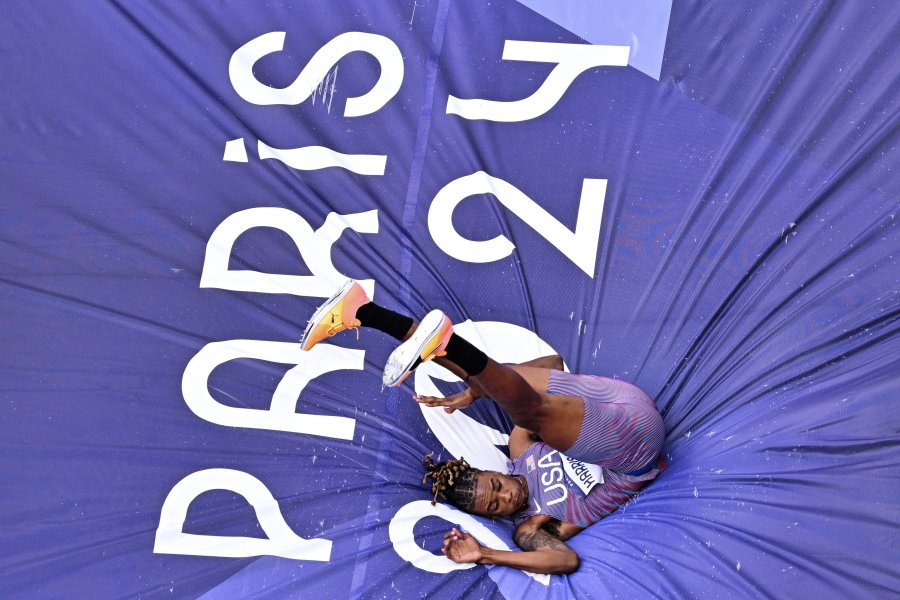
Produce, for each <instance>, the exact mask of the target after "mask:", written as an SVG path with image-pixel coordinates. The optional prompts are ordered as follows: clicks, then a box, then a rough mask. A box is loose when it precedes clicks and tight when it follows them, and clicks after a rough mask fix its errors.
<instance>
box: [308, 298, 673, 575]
mask: <svg viewBox="0 0 900 600" xmlns="http://www.w3.org/2000/svg"><path fill="white" fill-rule="evenodd" d="M355 327H372V328H375V329H378V330H380V331H383V332H385V333H387V334H389V335H391V336H393V337H395V338H397V339H399V340H402V341H403V343H402V344H400V346H399V347H398V348H397V349H396V350H394V352H393V353H392V354H391V356H390V358H388V362H387V364H386V365H385V368H384V377H383V381H384V384H385V385H388V386H395V385H399V384H400V383H401V382H402V381H403V380H404V379H405V378H406V377H407V376H408V375H409V374H410V373H411V372H412V371H413V369H415V368H416V367H417V366H418V365H419V364H420V363H421V362H423V361H427V360H431V359H435V361H436V362H438V363H439V364H441V365H443V366H445V367H447V368H448V369H450V370H451V371H452V372H454V373H455V374H456V375H458V376H459V377H461V378H462V379H464V380H465V381H466V382H467V383H468V384H469V386H470V388H469V389H468V390H466V391H465V392H462V393H460V394H456V395H454V396H450V397H448V398H433V397H419V396H416V397H415V399H416V401H417V402H420V403H422V404H425V405H427V406H442V407H444V409H445V410H446V411H447V412H453V411H454V410H456V409H460V408H466V407H467V406H469V405H470V404H471V403H472V402H473V401H474V400H475V399H476V398H478V397H480V396H486V397H489V398H491V399H492V400H494V401H495V402H496V403H497V404H499V405H500V406H501V407H502V408H503V409H504V410H505V411H506V412H507V413H508V414H509V416H510V417H511V418H512V420H513V423H515V425H516V426H515V427H514V428H513V430H512V432H511V433H510V435H509V453H510V457H511V459H512V460H511V461H510V472H509V473H508V474H505V473H497V472H495V471H482V470H479V469H476V468H474V467H470V466H469V465H468V464H467V463H466V461H465V460H464V459H463V458H460V459H459V460H452V461H447V462H442V463H435V462H434V461H433V460H432V459H431V455H429V456H428V457H426V459H425V461H424V464H425V467H426V470H427V473H426V475H425V479H423V483H424V482H425V480H427V479H428V478H431V480H432V492H433V493H434V501H437V499H438V497H441V498H443V499H445V500H447V501H449V502H450V503H452V504H453V505H455V506H456V507H458V508H460V509H462V510H464V511H467V512H470V513H474V514H478V515H484V516H489V517H512V518H513V520H514V522H515V523H516V530H515V536H514V539H515V541H516V544H517V545H518V546H519V547H520V548H521V549H522V550H524V552H511V551H503V550H494V549H491V548H487V547H484V546H482V545H481V544H479V543H478V541H477V540H476V539H475V538H473V537H472V536H471V535H469V534H467V533H462V532H460V531H459V530H457V529H456V528H454V529H452V530H451V531H450V532H448V533H447V534H446V535H445V536H444V547H443V552H444V554H445V555H446V556H447V557H448V558H450V559H451V560H453V561H455V562H458V563H469V562H474V563H480V564H498V565H506V566H509V567H517V568H520V569H525V570H528V571H532V572H535V573H571V572H572V571H574V570H576V569H577V568H578V563H579V559H578V555H577V554H576V553H575V552H574V551H573V550H572V549H571V548H569V547H568V546H567V545H566V544H565V543H564V542H565V540H567V539H569V538H570V537H572V536H573V535H575V534H576V533H578V532H579V531H581V530H582V529H584V528H585V527H587V526H588V525H590V524H591V523H594V522H596V521H599V520H600V519H602V518H603V517H605V516H606V515H608V514H609V513H611V512H612V511H614V510H616V509H617V508H618V507H619V506H621V505H622V504H624V503H625V502H626V501H627V500H628V499H629V498H630V497H631V496H633V495H634V494H635V493H637V491H638V490H639V489H640V488H641V487H642V486H643V485H644V484H645V483H646V482H648V481H650V480H652V479H654V478H656V476H657V475H658V474H659V473H660V471H661V470H662V468H663V467H664V465H663V463H662V460H661V458H660V454H659V453H660V450H661V448H662V443H663V438H664V437H665V426H664V425H663V420H662V417H661V416H660V414H659V411H658V410H657V408H656V405H655V404H654V402H653V400H651V399H650V397H649V396H647V394H645V393H644V392H643V391H641V390H640V389H639V388H637V387H635V386H633V385H631V384H629V383H625V382H623V381H618V380H615V379H609V378H606V377H594V376H589V375H572V374H569V373H565V372H563V371H561V370H560V369H561V368H562V359H560V357H558V356H552V357H544V358H540V359H537V360H534V361H531V362H530V363H525V364H522V365H515V366H507V365H502V364H499V363H497V362H495V361H493V360H491V359H490V358H488V357H487V355H485V354H484V353H483V352H481V351H480V350H479V349H477V348H476V347H474V346H473V345H471V344H470V343H469V342H467V341H466V340H464V339H463V338H461V337H460V336H458V335H456V334H455V333H453V327H452V325H451V323H450V320H449V319H448V318H447V317H446V316H445V315H444V314H443V313H442V312H440V311H437V310H435V311H431V312H430V313H428V315H427V316H426V317H425V318H424V319H422V322H421V323H416V322H415V321H414V320H413V319H411V318H410V317H407V316H405V315H400V314H398V313H395V312H393V311H390V310H387V309H385V308H382V307H380V306H378V305H377V304H375V303H373V302H372V301H371V300H369V298H368V297H367V296H366V294H365V292H364V291H363V289H362V288H361V287H360V286H359V284H357V283H355V282H352V281H349V282H347V283H346V284H345V285H344V286H343V287H342V288H341V289H340V290H338V291H337V292H336V293H335V295H334V296H332V297H331V298H330V299H329V300H328V301H327V302H326V303H325V304H323V305H322V306H321V307H320V308H319V309H318V310H317V311H316V313H315V314H314V315H313V317H312V319H310V321H309V324H308V325H307V327H306V331H305V332H304V334H303V341H302V346H303V348H304V349H305V350H309V349H310V348H312V347H313V346H314V345H315V344H316V343H318V342H320V341H321V340H323V339H325V338H327V337H328V336H331V335H334V334H335V333H337V332H339V331H343V330H344V329H352V328H355ZM561 452H565V456H563V455H561V454H560V453H561ZM567 457H568V459H567ZM569 459H574V460H572V461H570V460H569ZM577 461H581V463H579V462H577ZM582 463H592V464H591V465H588V466H586V465H585V464H582ZM593 465H599V466H600V467H602V471H601V470H600V469H597V467H595V466H593ZM591 470H593V473H592V476H593V479H592V476H591V474H590V473H588V472H589V471H591ZM579 481H580V483H579Z"/></svg>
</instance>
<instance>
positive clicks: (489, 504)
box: [473, 471, 528, 517]
mask: <svg viewBox="0 0 900 600" xmlns="http://www.w3.org/2000/svg"><path fill="white" fill-rule="evenodd" d="M527 503H528V484H527V483H525V478H524V477H522V476H521V475H518V476H516V477H510V476H509V475H503V474H502V473H497V472H496V471H484V472H482V473H479V474H478V484H477V486H476V488H475V506H474V507H473V508H474V510H473V512H474V513H475V514H478V515H484V516H487V517H509V516H511V515H513V514H515V513H517V512H518V511H519V510H521V509H522V508H524V507H525V505H526V504H527Z"/></svg>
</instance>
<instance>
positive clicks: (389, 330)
mask: <svg viewBox="0 0 900 600" xmlns="http://www.w3.org/2000/svg"><path fill="white" fill-rule="evenodd" d="M356 318H357V319H359V322H360V323H362V326H363V327H372V328H373V329H377V330H378V331H383V332H385V333H386V334H388V335H389V336H391V337H395V338H397V339H398V340H402V339H403V338H404V337H406V333H407V332H408V331H409V328H410V327H412V324H413V320H412V319H411V318H409V317H407V316H406V315H401V314H400V313H395V312H394V311H392V310H388V309H386V308H382V307H381V306H378V305H377V304H375V303H374V302H369V303H368V304H363V305H362V306H360V307H359V308H358V309H357V310H356Z"/></svg>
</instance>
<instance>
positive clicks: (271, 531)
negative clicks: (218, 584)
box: [153, 469, 331, 561]
mask: <svg viewBox="0 0 900 600" xmlns="http://www.w3.org/2000/svg"><path fill="white" fill-rule="evenodd" d="M211 490H228V491H231V492H234V493H236V494H240V495H241V496H243V497H244V498H245V499H246V500H247V502H249V503H250V505H251V506H252V507H253V509H254V510H255V511H256V518H257V519H258V520H259V526H260V527H262V530H263V531H264V532H265V534H266V535H267V536H268V539H259V538H252V537H242V536H230V535H197V534H192V533H184V521H185V519H186V518H187V511H188V507H189V506H190V504H191V502H193V501H194V500H195V499H196V498H197V496H199V495H200V494H202V493H204V492H208V491H211ZM153 552H155V553H156V554H187V555H191V556H223V557H228V558H243V557H247V556H281V557H284V558H293V559H295V560H319V561H328V560H330V559H331V541H330V540H323V539H316V540H306V539H303V538H301V537H299V536H298V535H297V534H295V533H294V532H293V531H291V528H290V527H288V524H287V523H285V522H284V517H283V516H282V515H281V510H280V509H279V508H278V502H277V501H276V500H275V498H274V497H272V493H271V492H270V491H269V490H268V489H267V488H266V486H265V485H263V483H262V482H261V481H260V480H259V479H257V478H256V477H253V476H252V475H249V474H247V473H244V472H242V471H235V470H232V469H207V470H205V471H198V472H197V473H192V474H190V475H188V476H187V477H185V478H184V479H182V480H181V481H179V482H178V483H176V484H175V487H174V488H172V491H171V492H169V495H168V496H166V500H165V502H163V506H162V511H161V512H160V515H159V527H158V528H157V529H156V542H155V543H154V545H153Z"/></svg>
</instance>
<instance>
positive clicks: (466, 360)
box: [445, 333, 488, 377]
mask: <svg viewBox="0 0 900 600" xmlns="http://www.w3.org/2000/svg"><path fill="white" fill-rule="evenodd" d="M445 349H446V351H447V360H450V361H452V362H454V363H456V364H457V365H458V366H459V368H460V369H462V370H463V371H465V372H466V373H468V374H469V377H474V376H475V375H480V374H481V372H482V371H484V368H485V367H486V366H487V362H488V356H487V354H485V353H484V352H482V351H481V350H479V349H478V348H476V347H475V346H473V345H472V344H470V343H469V342H467V341H466V340H465V339H464V338H461V337H460V336H458V335H456V334H455V333H454V334H453V335H451V336H450V341H449V342H447V348H445Z"/></svg>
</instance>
